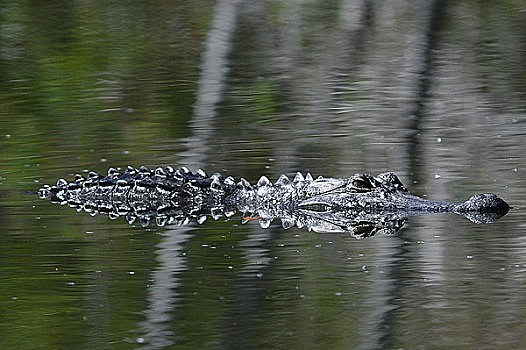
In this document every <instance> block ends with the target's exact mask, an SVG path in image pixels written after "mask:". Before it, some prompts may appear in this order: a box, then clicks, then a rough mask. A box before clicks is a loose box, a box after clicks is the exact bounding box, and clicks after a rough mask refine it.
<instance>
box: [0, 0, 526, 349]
mask: <svg viewBox="0 0 526 350" xmlns="http://www.w3.org/2000/svg"><path fill="white" fill-rule="evenodd" d="M0 23H1V24H0V43H1V44H0V106H1V107H0V150H1V156H0V261H1V264H0V279H1V281H2V283H1V284H0V310H1V311H0V334H1V336H0V347H1V348H11V349H71V348H75V349H101V348H104V349H130V348H145V349H162V348H172V349H185V348H188V349H196V348H198V349H201V348H205V349H230V348H249V349H251V348H258V349H259V348H269V349H270V348H272V349H291V348H293V349H305V348H309V349H311V348H312V349H327V348H331V349H338V348H345V349H349V348H351V349H355V348H356V349H378V348H385V349H399V348H404V349H470V348H471V349H481V348H522V347H523V346H524V344H525V343H526V339H525V336H524V334H526V326H525V325H526V316H525V315H526V313H525V312H524V311H525V309H526V304H525V299H524V295H525V293H526V284H525V283H526V239H525V238H524V229H525V224H524V219H523V218H524V214H525V213H524V210H523V207H524V206H525V205H526V203H525V200H524V198H526V182H525V178H526V177H525V171H526V168H525V167H524V164H526V159H525V158H526V148H525V147H524V139H525V136H526V124H525V123H526V99H525V96H526V66H525V64H524V62H526V57H525V55H526V25H525V23H526V4H524V2H520V1H519V2H511V1H509V2H508V1H501V2H487V1H462V2H451V1H417V2H416V3H415V2H407V1H391V2H380V1H329V2H327V1H307V2H304V1H303V2H301V1H292V2H290V1H257V2H253V1H242V0H238V1H227V0H219V1H216V2H210V1H192V2H188V1H175V2H171V3H169V4H168V3H166V4H156V5H152V4H149V3H148V4H146V3H122V2H110V3H107V4H104V5H101V4H96V3H91V2H87V3H74V4H62V3H46V4H44V3H42V4H40V3H39V4H18V3H6V4H3V5H0ZM128 164H131V165H134V166H139V165H146V166H150V167H156V166H165V165H173V166H176V167H179V166H189V167H190V168H192V169H196V168H197V167H201V168H203V169H206V170H207V171H208V172H209V173H213V172H216V171H219V172H222V173H223V174H226V175H232V176H235V177H236V178H239V177H245V178H247V179H249V180H250V181H257V179H258V178H259V176H261V175H266V176H268V177H269V178H271V179H274V180H275V179H277V178H278V177H279V175H280V174H282V173H286V174H288V175H293V174H294V173H295V172H296V171H298V170H301V171H310V172H311V173H312V174H313V175H314V176H317V175H324V176H335V177H348V176H350V175H352V174H354V173H372V174H377V173H380V172H384V171H394V172H396V173H397V174H398V175H399V176H400V177H401V179H402V181H403V182H404V184H405V185H406V186H407V187H408V188H409V189H410V190H411V192H413V193H415V194H418V195H421V196H427V198H432V199H436V200H448V201H458V202H460V201H464V200H465V199H467V198H468V197H470V196H471V195H472V194H474V193H480V192H494V193H497V194H498V195H500V196H501V197H503V198H504V199H506V200H507V201H508V202H509V203H510V204H511V205H512V206H513V209H512V210H511V211H510V213H509V214H508V215H507V216H506V217H504V218H503V219H501V220H500V221H498V222H497V223H495V224H491V225H476V224H474V223H472V222H470V221H468V220H466V219H465V218H462V217H460V216H455V215H429V216H424V217H415V218H412V219H411V220H410V221H409V222H408V223H407V224H406V226H405V227H404V228H403V229H402V230H401V231H400V232H398V234H396V235H394V236H385V235H383V236H382V235H379V236H375V237H372V238H369V239H364V240H357V239H355V238H353V237H351V236H348V235H343V234H317V233H313V232H308V231H307V230H300V229H297V228H292V229H289V230H284V229H283V228H281V225H280V224H279V222H276V223H273V224H272V225H271V226H270V228H268V229H261V228H260V227H259V225H258V224H257V222H253V221H251V222H249V223H247V224H244V225H242V224H241V220H239V217H235V218H234V219H231V220H224V219H221V220H217V221H214V220H211V219H209V220H207V221H206V222H205V223H204V224H202V225H198V224H197V223H195V222H194V223H191V224H189V225H187V226H182V227H179V226H165V227H157V226H155V225H151V226H149V227H148V228H143V227H142V226H141V225H140V224H134V225H129V224H128V223H127V222H126V220H124V219H123V218H119V219H117V220H110V219H109V218H108V217H105V216H94V217H92V216H90V215H88V214H86V213H76V212H75V211H74V210H72V209H71V208H68V207H62V206H58V205H52V204H51V203H49V202H48V201H41V200H39V199H38V197H37V196H36V195H35V193H34V192H35V191H36V190H37V189H38V188H39V187H40V186H41V185H42V184H43V183H52V182H54V181H56V179H58V178H60V177H66V178H68V179H71V178H72V176H73V175H74V174H75V173H77V172H80V173H82V172H84V171H85V170H87V169H90V170H92V169H93V170H96V171H100V172H105V171H106V170H107V168H109V167H111V166H121V167H123V166H126V165H128Z"/></svg>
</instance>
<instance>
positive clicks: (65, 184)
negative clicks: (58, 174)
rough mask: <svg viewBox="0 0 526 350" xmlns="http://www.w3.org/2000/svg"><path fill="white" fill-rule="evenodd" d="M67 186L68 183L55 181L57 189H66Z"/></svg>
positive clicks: (62, 180)
mask: <svg viewBox="0 0 526 350" xmlns="http://www.w3.org/2000/svg"><path fill="white" fill-rule="evenodd" d="M67 185H68V182H67V181H66V180H64V179H58V180H57V187H59V188H62V187H66V186H67Z"/></svg>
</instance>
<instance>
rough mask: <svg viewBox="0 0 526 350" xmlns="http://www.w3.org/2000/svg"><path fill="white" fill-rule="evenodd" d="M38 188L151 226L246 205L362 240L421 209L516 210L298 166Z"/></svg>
mask: <svg viewBox="0 0 526 350" xmlns="http://www.w3.org/2000/svg"><path fill="white" fill-rule="evenodd" d="M38 194H39V196H40V198H50V199H51V201H52V202H57V203H60V204H62V205H65V204H67V205H69V206H71V207H74V208H76V209H77V211H85V212H88V213H90V214H91V215H96V214H106V215H108V216H109V217H110V218H112V219H116V218H118V217H120V216H125V217H126V219H127V220H128V222H129V223H130V224H132V223H134V222H135V221H136V220H137V219H138V220H139V221H140V223H141V224H142V225H143V226H147V225H149V223H150V221H152V220H155V222H156V224H157V225H158V226H164V225H166V224H179V225H184V224H187V223H188V222H190V221H191V220H192V219H195V220H196V221H197V222H198V223H199V224H201V223H203V222H204V221H205V220H206V219H207V218H208V217H212V218H213V219H215V220H217V219H219V218H220V217H222V216H223V215H224V216H226V217H227V218H230V217H231V216H232V215H234V214H235V213H236V212H237V211H239V212H242V213H243V218H244V219H243V220H244V221H248V220H250V219H258V220H259V223H260V225H261V227H262V228H267V227H269V226H270V224H271V222H272V220H273V219H275V218H279V219H281V223H282V226H283V227H284V228H286V229H287V228H290V227H293V226H297V227H299V228H302V227H306V228H307V229H309V230H312V231H315V232H348V233H350V234H352V235H353V236H355V237H358V238H363V237H369V236H373V235H374V234H376V233H378V232H381V233H384V234H394V233H396V232H397V231H398V230H399V229H400V228H401V227H402V226H403V225H404V223H405V222H406V221H407V219H408V218H409V217H411V216H415V215H422V214H431V213H455V214H461V215H464V216H465V217H467V218H468V219H470V220H471V221H473V222H475V223H490V222H495V221H496V220H498V219H499V218H501V217H502V216H504V215H506V213H507V212H508V210H509V206H508V204H507V203H506V202H505V201H504V200H503V199H501V198H500V197H498V196H497V195H495V194H491V193H490V194H477V195H474V196H472V197H471V198H469V199H468V200H467V201H465V202H463V203H449V202H439V201H433V200H428V199H424V198H420V197H417V196H415V195H413V194H411V193H410V192H409V191H408V190H407V188H406V187H405V186H404V185H403V184H402V182H401V181H400V179H399V178H398V177H397V176H396V175H395V174H394V173H391V172H386V173H381V174H379V175H377V176H372V175H368V174H355V175H353V176H351V177H349V178H325V177H322V176H320V177H318V178H317V179H314V178H313V177H312V176H311V174H310V173H307V174H306V176H303V175H302V174H301V173H299V172H298V173H297V174H296V176H295V177H294V179H292V180H290V179H289V178H288V177H287V176H286V175H281V176H280V177H279V179H278V180H277V181H276V182H275V183H271V181H270V180H269V179H268V178H267V177H266V176H262V177H261V178H260V179H259V181H258V182H257V184H255V185H253V184H251V183H250V182H248V181H247V180H245V179H243V178H241V179H240V180H239V181H237V182H236V181H235V180H234V178H233V177H231V176H228V177H226V178H224V177H223V176H222V175H221V174H219V173H215V174H213V175H211V176H208V175H207V174H206V173H205V172H204V171H203V170H201V169H198V170H197V171H195V172H192V171H190V170H189V169H188V168H186V167H183V168H181V169H178V170H175V169H174V168H173V167H170V166H167V167H165V168H157V169H154V170H150V169H149V168H147V167H144V166H142V167H140V168H138V169H137V168H134V167H131V166H128V167H127V168H126V169H125V170H124V171H121V169H120V168H117V169H116V168H110V169H109V170H108V173H107V175H101V174H98V173H96V172H94V171H91V172H89V173H88V175H87V177H84V176H82V175H80V174H77V175H75V178H74V180H72V181H70V182H68V181H66V180H64V179H59V180H58V181H57V183H56V185H55V186H50V185H44V186H43V187H42V188H41V189H40V190H39V192H38Z"/></svg>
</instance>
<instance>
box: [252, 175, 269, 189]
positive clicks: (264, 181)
mask: <svg viewBox="0 0 526 350" xmlns="http://www.w3.org/2000/svg"><path fill="white" fill-rule="evenodd" d="M270 184H271V183H270V180H269V179H268V178H267V177H266V176H265V175H263V176H262V177H260V178H259V180H258V183H257V185H256V186H257V187H264V186H268V185H270Z"/></svg>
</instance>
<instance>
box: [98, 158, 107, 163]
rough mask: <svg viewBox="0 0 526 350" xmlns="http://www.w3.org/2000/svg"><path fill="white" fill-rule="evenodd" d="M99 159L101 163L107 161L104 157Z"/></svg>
mask: <svg viewBox="0 0 526 350" xmlns="http://www.w3.org/2000/svg"><path fill="white" fill-rule="evenodd" d="M99 160H100V162H101V163H106V162H107V161H108V159H106V158H101V159H99Z"/></svg>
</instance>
